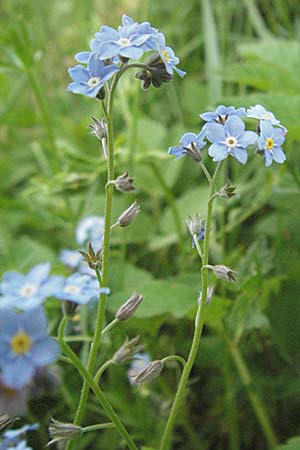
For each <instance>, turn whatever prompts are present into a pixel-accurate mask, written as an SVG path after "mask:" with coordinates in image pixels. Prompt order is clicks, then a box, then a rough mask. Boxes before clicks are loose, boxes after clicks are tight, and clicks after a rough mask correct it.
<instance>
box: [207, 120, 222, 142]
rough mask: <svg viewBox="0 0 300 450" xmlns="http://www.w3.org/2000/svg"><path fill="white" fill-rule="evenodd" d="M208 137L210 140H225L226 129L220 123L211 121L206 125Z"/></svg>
mask: <svg viewBox="0 0 300 450" xmlns="http://www.w3.org/2000/svg"><path fill="white" fill-rule="evenodd" d="M206 137H207V139H208V140H209V141H210V142H213V143H217V142H223V141H225V129H224V127H223V125H220V124H219V123H209V124H208V125H207V127H206Z"/></svg>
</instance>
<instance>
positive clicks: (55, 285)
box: [40, 253, 81, 298]
mask: <svg viewBox="0 0 300 450" xmlns="http://www.w3.org/2000/svg"><path fill="white" fill-rule="evenodd" d="M78 255H79V256H80V254H79V253H78ZM79 259H81V258H79ZM64 284H65V278H64V277H62V276H60V275H52V276H51V277H50V278H49V279H48V280H47V281H46V283H44V284H43V286H42V287H41V289H40V295H41V297H43V298H47V297H54V296H55V293H56V292H57V291H58V290H59V291H60V290H61V289H62V288H63V286H64Z"/></svg>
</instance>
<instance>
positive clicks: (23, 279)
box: [0, 263, 55, 311]
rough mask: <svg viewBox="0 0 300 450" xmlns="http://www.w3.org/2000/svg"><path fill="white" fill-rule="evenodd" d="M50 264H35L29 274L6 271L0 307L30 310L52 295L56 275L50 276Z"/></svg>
mask: <svg viewBox="0 0 300 450" xmlns="http://www.w3.org/2000/svg"><path fill="white" fill-rule="evenodd" d="M49 272H50V264H49V263H42V264H38V265H37V266H35V267H34V268H33V269H31V271H30V272H29V273H28V274H27V275H22V274H21V273H19V272H6V273H4V275H3V279H2V283H1V284H0V292H1V297H0V308H6V307H10V308H18V309H20V310H24V311H26V310H29V309H32V308H36V307H37V306H39V305H40V304H41V303H42V302H43V301H44V300H45V298H47V297H50V296H51V293H52V286H53V283H54V282H55V277H53V276H50V277H49Z"/></svg>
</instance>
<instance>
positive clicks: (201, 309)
mask: <svg viewBox="0 0 300 450" xmlns="http://www.w3.org/2000/svg"><path fill="white" fill-rule="evenodd" d="M220 167H221V163H218V165H217V167H216V170H215V173H214V176H213V178H212V181H211V183H210V189H209V197H208V198H209V201H208V205H207V215H206V224H205V237H204V252H203V260H202V262H203V265H204V266H206V265H207V264H208V257H209V241H210V228H211V219H212V211H213V199H212V196H213V194H214V191H215V186H216V180H217V175H218V173H219V170H220ZM201 278H202V286H201V298H202V301H201V302H200V304H199V306H198V310H197V313H196V318H195V331H194V337H193V342H192V346H191V349H190V353H189V357H188V360H187V362H186V365H185V367H184V369H183V372H182V375H181V379H180V382H179V386H178V389H177V392H176V395H175V399H174V402H173V406H172V409H171V412H170V415H169V418H168V421H167V424H166V428H165V431H164V434H163V437H162V441H161V447H160V450H168V449H169V447H170V440H171V433H172V431H173V428H174V425H175V420H176V416H177V414H178V410H179V408H180V405H181V403H182V400H183V397H184V392H185V388H186V385H187V382H188V379H189V376H190V373H191V370H192V368H193V365H194V362H195V358H196V355H197V351H198V347H199V344H200V340H201V334H202V329H203V325H204V320H205V311H206V299H207V287H208V273H207V269H206V270H202V271H201Z"/></svg>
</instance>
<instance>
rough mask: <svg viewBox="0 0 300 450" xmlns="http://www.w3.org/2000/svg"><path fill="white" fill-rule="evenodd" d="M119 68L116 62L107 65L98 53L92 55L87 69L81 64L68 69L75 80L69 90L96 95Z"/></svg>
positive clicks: (88, 95) (91, 95) (89, 95)
mask: <svg viewBox="0 0 300 450" xmlns="http://www.w3.org/2000/svg"><path fill="white" fill-rule="evenodd" d="M119 70H120V68H119V67H118V66H115V65H114V64H110V65H108V66H105V65H104V63H103V61H101V60H100V59H99V58H98V57H97V56H96V55H91V57H90V58H89V60H88V66H87V69H86V68H85V67H83V66H81V65H77V66H75V67H72V68H71V69H68V72H69V75H70V77H71V78H72V79H73V80H74V81H73V83H70V84H69V85H68V91H70V92H74V93H75V94H82V95H86V96H87V97H96V95H97V94H98V92H99V91H100V89H101V88H102V87H103V85H104V84H105V83H106V82H107V81H108V80H109V79H110V78H111V77H112V76H113V74H114V73H115V72H118V71H119Z"/></svg>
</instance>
